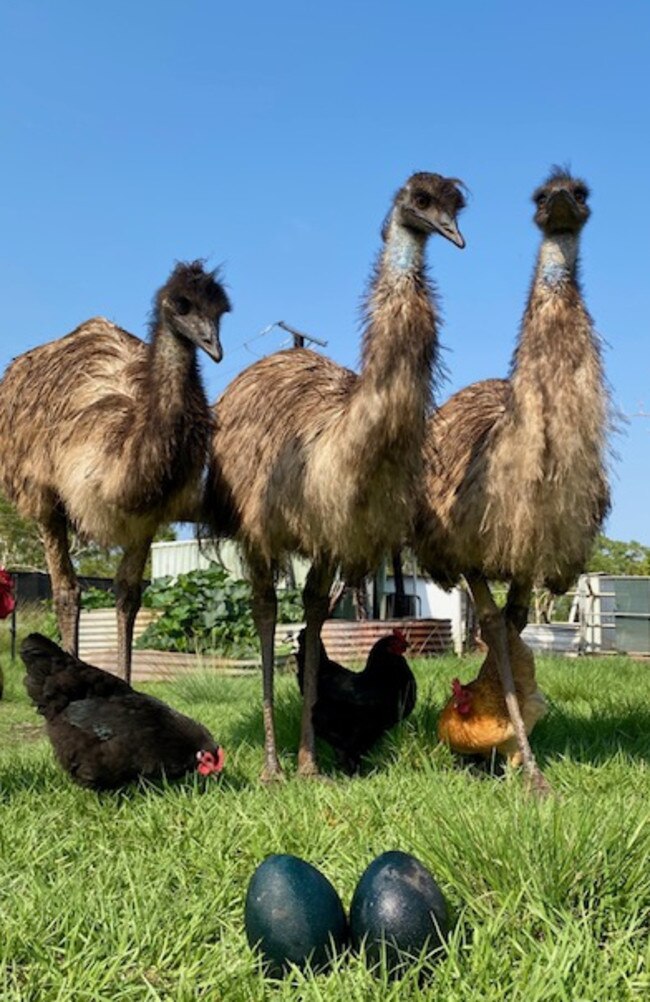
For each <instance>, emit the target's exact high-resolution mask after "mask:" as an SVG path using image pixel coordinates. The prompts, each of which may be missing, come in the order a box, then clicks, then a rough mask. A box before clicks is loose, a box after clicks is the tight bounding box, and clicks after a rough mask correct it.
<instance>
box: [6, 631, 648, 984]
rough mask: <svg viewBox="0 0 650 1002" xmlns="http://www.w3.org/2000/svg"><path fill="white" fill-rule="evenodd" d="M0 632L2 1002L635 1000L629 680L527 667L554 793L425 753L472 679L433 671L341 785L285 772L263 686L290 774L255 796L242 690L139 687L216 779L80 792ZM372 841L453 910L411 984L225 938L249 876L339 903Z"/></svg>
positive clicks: (642, 764) (642, 793) (543, 663)
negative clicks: (318, 872) (265, 864)
mask: <svg viewBox="0 0 650 1002" xmlns="http://www.w3.org/2000/svg"><path fill="white" fill-rule="evenodd" d="M1 626H2V634H3V637H2V640H3V642H4V647H3V651H4V653H3V655H2V658H1V663H2V666H3V668H4V672H5V680H6V695H5V699H4V700H3V701H2V703H0V844H1V851H0V998H1V999H2V1002H14V1000H16V1002H18V1000H20V1002H56V1000H74V1002H86V1000H87V1002H100V1000H110V1002H118V1000H127V999H129V1000H131V999H133V1000H136V999H137V1000H163V999H164V1000H170V1002H186V1000H187V1002H189V1000H193V999H205V1000H215V1002H222V1000H223V1002H231V1000H232V1002H237V1000H240V999H241V1000H251V1002H261V1000H266V999H269V1000H277V1002H281V1000H314V1002H315V1000H328V1002H329V1000H332V1002H339V1000H340V1002H348V1000H350V1002H356V1000H358V1002H366V1000H374V999H376V1000H382V1002H383V1000H397V999H399V1000H400V1002H408V1000H411V999H440V1000H445V1002H456V1000H458V1002H460V1000H472V1002H479V1000H480V1002H503V1000H508V1002H517V1000H522V1002H524V1000H525V1002H538V1000H539V1002H552V1000H566V1002H618V1000H624V999H642V998H649V997H650V964H649V960H650V946H649V940H650V936H649V933H650V865H649V859H650V768H649V761H650V665H646V664H639V663H634V662H632V661H630V660H628V659H626V658H622V657H621V658H611V659H609V658H608V659H601V660H586V659H585V660H563V659H560V658H549V657H547V658H541V657H540V658H539V661H538V674H539V679H540V684H541V687H542V688H543V689H544V691H545V692H546V693H547V695H548V697H549V699H550V702H551V711H550V713H549V716H548V717H547V718H546V720H544V721H542V722H541V723H540V724H539V725H538V727H537V729H536V731H535V733H534V735H533V745H534V748H535V750H536V752H537V755H538V757H539V760H540V763H541V765H542V767H543V768H544V769H545V772H546V774H547V776H548V778H549V779H550V781H551V783H552V784H553V787H554V789H555V791H556V793H557V796H556V797H555V798H554V799H552V800H551V801H549V802H546V803H544V804H542V805H538V804H535V803H532V802H531V801H529V800H527V799H526V798H525V797H524V796H523V794H522V790H521V781H520V778H519V777H518V776H509V777H507V778H505V779H501V780H498V779H494V778H490V777H485V776H481V775H478V774H475V773H472V772H470V771H469V770H463V769H461V768H459V767H458V766H457V765H455V764H454V763H453V762H452V759H451V757H450V755H449V753H448V752H447V750H446V749H444V748H440V747H437V745H436V740H435V737H434V734H435V720H436V715H437V711H438V709H439V707H440V705H441V703H442V701H443V698H446V694H447V692H448V687H449V680H450V679H451V678H452V676H453V675H456V674H459V675H460V676H461V678H463V679H468V678H470V677H471V676H472V674H473V673H474V672H475V670H476V667H477V664H478V659H476V658H471V659H470V658H468V659H464V660H463V661H459V660H458V659H457V658H455V657H451V656H449V657H445V658H441V659H438V660H433V661H420V662H415V664H414V667H415V670H416V672H417V676H418V683H419V687H420V695H419V701H418V706H417V708H416V710H415V713H414V715H413V717H412V719H411V720H409V721H408V722H406V723H405V724H403V725H402V726H401V727H400V728H399V729H398V730H396V731H395V732H394V733H393V735H391V736H390V737H388V738H387V739H386V740H385V741H384V742H383V744H382V745H381V746H380V747H379V748H378V749H377V750H376V752H375V754H374V755H373V757H372V759H371V760H369V761H368V763H367V768H366V772H365V775H364V776H363V777H361V778H356V779H348V778H346V777H344V776H342V775H340V774H337V773H336V772H335V771H334V769H333V767H332V763H331V759H330V758H329V757H328V756H327V754H326V753H324V754H323V756H322V760H323V764H324V766H325V771H326V772H328V773H329V775H330V776H331V778H332V780H333V782H331V783H327V784H325V783H313V782H304V781H299V780H297V779H296V778H295V754H294V753H295V749H296V746H297V739H298V719H299V701H298V697H297V693H296V686H295V681H294V679H293V678H291V677H289V676H282V677H280V678H279V680H278V686H277V689H278V693H277V703H278V730H279V742H280V746H281V748H282V749H284V752H283V761H284V765H285V767H286V769H287V773H288V776H289V778H288V781H287V782H286V783H284V784H283V785H282V786H280V787H279V788H277V787H276V788H272V789H265V788H263V787H262V786H261V785H260V784H259V782H258V775H259V770H260V767H261V760H262V740H261V739H262V723H261V711H260V703H261V695H260V689H261V684H260V680H259V678H258V677H253V678H250V679H249V678H238V679H219V678H214V677H205V676H202V677H197V678H190V679H186V680H184V681H178V682H177V683H174V684H171V683H164V684H163V683H159V684H155V685H154V684H152V685H150V686H149V687H148V688H149V690H150V691H152V692H155V694H156V695H159V696H161V697H162V698H164V699H166V700H168V701H169V702H170V703H172V704H173V705H175V706H177V707H178V708H179V709H181V710H183V711H185V712H187V713H190V714H191V715H193V716H195V717H197V718H198V719H201V720H203V721H204V722H205V723H206V724H207V725H208V726H209V727H210V728H211V729H212V731H213V733H214V735H215V737H216V738H217V739H218V740H219V741H221V742H222V743H223V745H224V746H225V748H226V750H227V761H226V770H225V773H224V776H223V779H222V781H221V782H220V783H218V784H217V783H212V784H205V785H204V783H203V782H201V781H200V780H199V779H198V778H196V779H195V778H194V777H192V778H191V779H189V780H187V781H185V782H184V783H180V784H177V785H174V786H172V785H170V786H168V787H167V788H165V789H155V788H149V789H138V788H135V789H132V790H129V791H128V792H126V793H123V794H117V795H115V794H113V795H102V796H97V795H96V794H94V793H90V792H87V791H84V790H81V789H78V788H76V787H75V786H73V785H72V783H71V782H69V780H68V779H67V777H66V776H65V775H64V774H62V773H61V772H60V771H59V769H58V768H57V766H56V765H55V763H54V760H53V757H52V754H51V751H50V748H49V745H48V744H47V742H46V740H44V738H43V734H42V730H41V727H40V724H39V718H38V717H37V716H36V714H35V713H34V712H33V710H31V708H30V707H29V706H28V704H27V700H26V697H25V695H24V690H23V687H22V684H21V675H22V672H21V668H20V667H19V665H18V664H16V665H15V666H12V665H11V663H10V660H9V657H8V656H7V654H6V649H7V645H6V638H7V636H8V630H7V624H1ZM394 848H398V849H403V850H405V851H407V852H411V853H413V854H414V855H416V856H417V857H418V858H419V859H420V860H422V862H423V863H425V865H427V866H428V867H429V868H430V869H431V871H432V872H433V874H434V876H435V877H436V878H437V880H438V881H439V883H440V885H441V887H442V890H443V892H444V893H445V895H446V897H447V900H448V902H449V905H450V908H451V911H452V916H453V924H454V931H453V935H452V937H451V941H450V943H449V949H448V953H447V955H446V956H445V958H444V959H443V960H442V962H441V963H440V964H439V965H438V967H437V969H436V972H435V975H434V976H433V978H432V980H431V981H430V982H429V983H428V984H427V985H426V986H425V987H422V986H421V985H419V984H418V977H417V971H414V972H413V974H412V976H411V975H409V976H408V977H407V978H406V979H405V980H403V981H402V982H398V983H390V982H388V981H386V980H385V979H384V980H382V979H381V978H379V979H377V978H376V977H374V976H373V975H371V974H370V973H369V972H368V971H367V970H366V969H365V967H364V965H363V963H362V962H361V961H360V960H359V959H358V958H356V957H352V958H349V957H348V958H344V959H342V960H341V961H340V963H339V964H338V965H337V967H336V968H335V969H334V970H333V971H332V972H331V973H330V974H328V975H320V976H318V977H308V976H305V975H296V976H295V977H294V978H293V979H291V978H287V979H285V980H284V981H280V982H272V981H268V980H265V979H264V978H263V977H262V975H261V973H260V971H259V968H258V966H257V964H256V961H255V959H254V958H253V956H252V955H251V953H250V951H249V949H248V946H247V944H246V939H245V935H244V930H243V901H244V897H245V893H246V887H247V884H248V880H249V878H250V875H251V874H252V872H253V870H254V869H255V867H256V866H257V864H258V863H259V862H260V861H261V860H262V859H263V858H264V857H265V856H266V855H268V854H269V853H271V852H289V853H294V854H296V855H298V856H301V857H303V858H304V859H307V860H309V861H310V862H312V863H314V864H315V865H316V866H318V867H320V868H321V869H322V870H323V872H324V873H325V874H326V875H327V876H328V877H329V878H330V880H331V881H332V882H333V883H334V885H335V886H336V887H337V889H338V891H339V893H340V894H341V896H342V898H343V901H344V904H345V905H346V907H347V906H348V905H349V902H350V898H351V896H352V892H353V890H354V887H355V884H356V882H357V880H358V878H359V876H360V874H361V872H362V871H363V870H364V869H365V867H366V866H367V864H368V863H369V862H370V861H371V860H372V859H373V858H374V857H375V856H376V855H378V854H379V853H380V852H383V851H385V850H387V849H394Z"/></svg>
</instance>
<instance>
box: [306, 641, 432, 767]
mask: <svg viewBox="0 0 650 1002" xmlns="http://www.w3.org/2000/svg"><path fill="white" fill-rule="evenodd" d="M320 646H321V654H320V664H319V668H318V696H317V699H316V703H315V704H314V709H313V712H312V719H313V722H314V730H315V732H316V735H317V736H318V737H319V738H322V739H323V741H326V742H327V743H328V744H329V745H331V746H332V748H333V749H334V750H335V752H336V753H337V756H338V759H339V763H340V765H341V767H342V768H343V769H345V770H346V772H349V773H354V772H357V771H358V769H359V765H360V761H361V758H362V756H363V755H365V754H366V752H368V751H369V750H370V749H371V748H372V746H373V745H374V744H376V743H377V741H378V740H379V738H380V737H381V736H382V734H384V733H385V732H386V731H387V730H389V729H390V728H391V727H393V726H394V725H395V724H396V723H398V722H399V721H400V720H404V719H405V718H406V717H408V715H409V714H410V713H411V712H412V710H413V707H414V706H415V700H416V696H417V686H416V682H415V677H414V675H413V672H412V671H411V669H410V668H409V666H408V664H407V661H406V658H404V657H403V654H404V651H405V650H406V649H407V646H408V644H407V642H406V637H405V636H404V634H403V632H402V631H401V630H393V632H392V633H391V634H390V635H389V636H386V637H381V639H380V640H378V641H377V642H376V643H375V644H374V646H373V647H372V649H371V651H370V653H369V654H368V660H367V661H366V666H365V668H364V669H363V671H360V672H354V671H350V670H349V669H348V668H344V667H343V666H342V665H339V664H337V663H336V661H331V660H330V658H328V656H327V652H326V651H325V647H324V646H323V643H322V642H321V645H320ZM296 660H297V662H298V685H299V686H300V691H301V692H302V689H303V673H304V666H305V634H304V630H303V631H301V633H300V634H299V636H298V650H297V652H296Z"/></svg>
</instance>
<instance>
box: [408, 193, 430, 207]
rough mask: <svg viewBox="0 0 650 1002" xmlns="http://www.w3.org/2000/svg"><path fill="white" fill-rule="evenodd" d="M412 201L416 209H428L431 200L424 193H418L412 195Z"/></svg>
mask: <svg viewBox="0 0 650 1002" xmlns="http://www.w3.org/2000/svg"><path fill="white" fill-rule="evenodd" d="M413 201H414V202H415V204H416V205H417V207H418V209H428V208H429V206H430V205H431V202H432V198H431V195H429V194H427V192H426V191H418V192H416V194H415V195H414V197H413Z"/></svg>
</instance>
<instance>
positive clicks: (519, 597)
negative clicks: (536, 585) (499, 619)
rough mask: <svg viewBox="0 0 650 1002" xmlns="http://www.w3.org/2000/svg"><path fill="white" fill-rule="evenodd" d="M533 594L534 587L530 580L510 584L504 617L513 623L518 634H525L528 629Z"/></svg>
mask: <svg viewBox="0 0 650 1002" xmlns="http://www.w3.org/2000/svg"><path fill="white" fill-rule="evenodd" d="M532 592H533V586H532V583H531V582H530V581H529V580H523V581H512V582H511V583H510V587H509V589H508V599H507V601H506V607H505V610H504V615H505V617H506V619H507V620H508V621H509V622H510V623H512V625H513V626H514V628H515V629H516V631H517V633H523V632H524V630H525V629H526V624H527V623H528V610H529V609H530V597H531V595H532Z"/></svg>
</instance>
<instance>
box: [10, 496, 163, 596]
mask: <svg viewBox="0 0 650 1002" xmlns="http://www.w3.org/2000/svg"><path fill="white" fill-rule="evenodd" d="M154 538H155V539H156V540H169V539H176V533H175V531H174V529H173V527H172V526H169V525H165V526H162V527H161V528H160V529H159V530H158V532H157V533H156V535H155V537H154ZM70 556H71V557H72V562H73V564H74V566H75V569H76V571H77V573H78V574H79V575H81V577H98V578H113V577H114V576H115V572H116V570H117V566H118V564H119V562H120V560H121V557H122V550H121V549H120V548H119V547H109V548H108V549H106V548H104V547H101V546H98V545H97V544H96V543H93V542H92V541H88V540H84V539H82V538H81V537H80V536H78V535H77V534H76V533H74V532H73V533H71V534H70ZM0 566H2V567H10V568H11V569H12V570H15V571H45V572H47V564H46V562H45V550H44V549H43V539H42V537H41V532H40V528H39V526H38V523H37V522H34V521H33V519H29V518H22V517H21V516H20V515H19V514H18V512H17V511H16V509H15V508H14V506H13V505H12V504H11V503H10V502H9V501H7V499H6V498H5V497H3V495H2V494H0ZM150 573H151V565H150V562H148V563H147V567H146V568H145V577H147V576H148V574H150Z"/></svg>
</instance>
